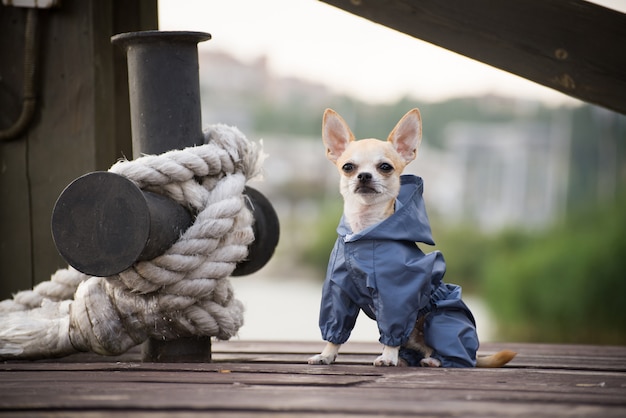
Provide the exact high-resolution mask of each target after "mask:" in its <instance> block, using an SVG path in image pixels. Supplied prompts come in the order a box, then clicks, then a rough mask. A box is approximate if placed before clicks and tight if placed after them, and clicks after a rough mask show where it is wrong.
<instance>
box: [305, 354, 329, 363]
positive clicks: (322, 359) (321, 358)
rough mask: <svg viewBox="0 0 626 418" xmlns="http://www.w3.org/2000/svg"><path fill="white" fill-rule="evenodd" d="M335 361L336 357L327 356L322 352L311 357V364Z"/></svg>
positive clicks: (309, 361)
mask: <svg viewBox="0 0 626 418" xmlns="http://www.w3.org/2000/svg"><path fill="white" fill-rule="evenodd" d="M333 361H335V357H325V356H323V355H321V354H316V355H314V356H313V357H311V358H309V360H308V363H309V364H331V363H332V362H333Z"/></svg>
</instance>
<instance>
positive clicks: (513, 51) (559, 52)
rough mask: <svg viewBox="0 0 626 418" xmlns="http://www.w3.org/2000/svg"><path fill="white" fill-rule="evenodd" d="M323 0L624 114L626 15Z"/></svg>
mask: <svg viewBox="0 0 626 418" xmlns="http://www.w3.org/2000/svg"><path fill="white" fill-rule="evenodd" d="M321 1H323V2H325V3H328V4H331V5H334V6H337V7H339V8H341V9H344V10H346V11H348V12H350V13H353V14H355V15H358V16H361V17H364V18H366V19H368V20H371V21H373V22H377V23H380V24H383V25H385V26H388V27H390V28H392V29H395V30H398V31H400V32H404V33H406V34H408V35H411V36H414V37H416V38H419V39H422V40H424V41H427V42H429V43H432V44H435V45H437V46H440V47H443V48H445V49H448V50H450V51H454V52H456V53H459V54H462V55H465V56H467V57H469V58H473V59H475V60H477V61H481V62H483V63H485V64H489V65H491V66H493V67H496V68H500V69H502V70H505V71H508V72H510V73H513V74H516V75H519V76H521V77H524V78H526V79H528V80H531V81H534V82H536V83H539V84H542V85H544V86H547V87H550V88H552V89H555V90H558V91H560V92H563V93H565V94H567V95H570V96H572V97H575V98H578V99H580V100H583V101H586V102H590V103H595V104H598V105H601V106H604V107H607V108H609V109H612V110H615V111H618V112H621V113H625V114H626V14H623V13H619V12H616V11H613V10H610V9H607V8H604V7H601V6H598V5H595V4H592V3H588V2H586V1H582V0H506V1H502V0H444V1H442V0H321ZM460 76H462V75H460Z"/></svg>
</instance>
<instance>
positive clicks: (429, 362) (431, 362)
mask: <svg viewBox="0 0 626 418" xmlns="http://www.w3.org/2000/svg"><path fill="white" fill-rule="evenodd" d="M420 366H422V367H441V362H440V361H439V360H437V359H436V358H432V357H425V358H423V359H421V360H420Z"/></svg>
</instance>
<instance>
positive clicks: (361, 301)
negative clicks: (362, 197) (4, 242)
mask: <svg viewBox="0 0 626 418" xmlns="http://www.w3.org/2000/svg"><path fill="white" fill-rule="evenodd" d="M423 188H424V184H423V181H422V179H421V178H420V177H417V176H413V175H403V176H401V187H400V194H399V195H398V199H397V200H396V209H395V213H394V214H393V215H392V216H390V217H389V218H387V219H385V220H384V221H382V222H380V223H378V224H376V225H374V226H372V227H370V228H367V229H365V230H363V231H361V232H359V233H357V234H353V233H352V231H351V230H350V228H349V226H348V225H347V223H346V222H345V219H344V218H342V219H341V222H340V223H339V226H338V227H337V233H338V235H339V237H338V238H337V241H336V242H335V246H334V248H333V251H332V253H331V255H330V261H329V263H328V271H327V274H326V280H325V282H324V287H323V290H322V301H321V308H320V320H319V324H320V329H321V331H322V337H323V338H324V340H326V341H329V342H332V343H334V344H343V343H345V342H346V341H347V340H348V337H349V336H350V333H351V331H352V329H353V328H354V324H355V322H356V318H357V316H358V314H359V312H360V311H361V310H362V311H363V312H365V314H366V315H367V316H368V317H370V318H371V319H375V320H376V322H377V323H378V329H379V332H380V340H379V341H380V342H381V343H382V344H385V345H389V346H401V345H403V344H404V343H406V341H407V340H408V338H409V335H410V334H411V331H412V330H413V327H414V326H415V322H416V320H417V318H418V316H419V317H421V316H422V315H426V314H428V316H427V317H426V322H425V324H424V338H425V342H426V344H428V345H429V346H430V347H432V348H433V350H434V353H433V357H435V358H437V359H438V360H439V361H441V364H442V366H443V367H474V366H475V365H476V350H477V349H478V336H477V334H476V324H475V322H474V317H473V316H472V313H471V312H470V310H469V308H468V307H467V306H466V305H465V303H464V302H463V301H462V300H461V288H460V287H459V286H456V285H452V284H446V283H444V282H443V280H442V279H443V275H444V273H445V269H446V265H445V261H444V259H443V255H442V254H441V253H440V252H439V251H435V252H431V253H429V254H424V253H423V252H422V251H421V250H420V249H419V247H418V246H417V244H416V242H423V243H425V244H429V245H434V242H433V238H432V233H431V230H430V224H429V222H428V217H427V215H426V208H425V205H424V200H423V198H422V192H423ZM400 357H401V358H403V359H405V360H406V361H407V362H408V363H409V364H410V365H419V360H420V359H421V355H420V354H419V353H417V352H415V351H413V350H409V349H404V348H403V349H401V350H400Z"/></svg>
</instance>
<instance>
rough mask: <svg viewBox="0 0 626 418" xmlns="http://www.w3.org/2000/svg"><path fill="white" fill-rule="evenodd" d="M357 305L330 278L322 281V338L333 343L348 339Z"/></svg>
mask: <svg viewBox="0 0 626 418" xmlns="http://www.w3.org/2000/svg"><path fill="white" fill-rule="evenodd" d="M359 309H360V308H359V306H358V305H357V304H356V303H354V302H353V301H352V299H351V298H350V297H349V295H348V294H347V293H346V292H344V291H343V289H342V288H341V287H339V285H337V284H336V283H335V282H333V281H332V280H326V281H325V282H324V288H323V290H322V303H321V307H320V322H319V325H320V330H321V331H322V338H323V339H324V340H325V341H328V342H331V343H333V344H343V343H345V342H346V341H348V338H349V337H350V333H351V332H352V329H353V328H354V325H355V324H356V318H357V317H358V315H359Z"/></svg>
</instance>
